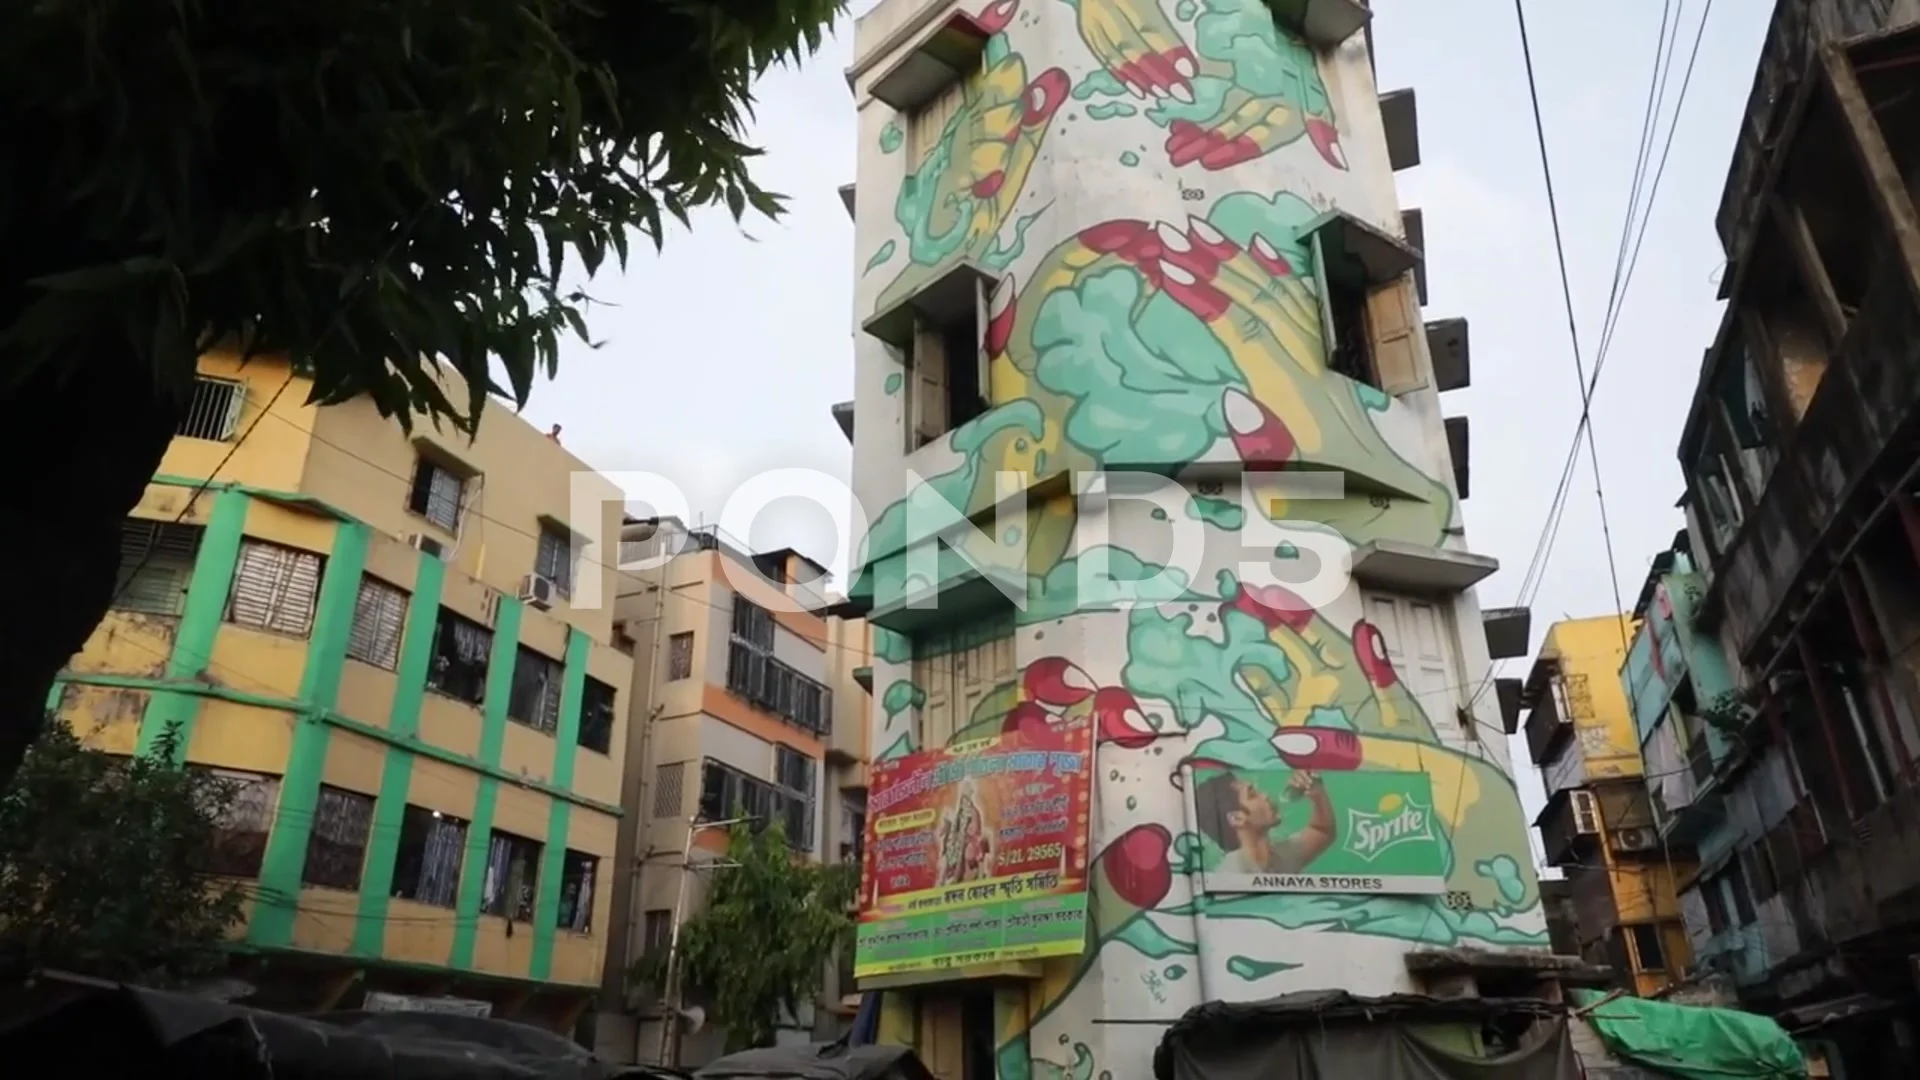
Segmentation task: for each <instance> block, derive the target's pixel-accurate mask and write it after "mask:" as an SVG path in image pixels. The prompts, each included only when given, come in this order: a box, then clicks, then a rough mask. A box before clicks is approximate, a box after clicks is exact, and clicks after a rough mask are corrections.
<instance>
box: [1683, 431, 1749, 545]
mask: <svg viewBox="0 0 1920 1080" xmlns="http://www.w3.org/2000/svg"><path fill="white" fill-rule="evenodd" d="M1707 438H1708V441H1709V445H1708V446H1707V447H1705V448H1704V449H1702V450H1701V452H1700V456H1699V457H1698V458H1697V459H1696V460H1695V461H1694V466H1693V475H1692V476H1691V477H1689V478H1688V479H1689V480H1690V481H1691V482H1692V486H1693V489H1694V491H1695V492H1697V493H1698V494H1697V497H1696V498H1695V500H1694V504H1695V506H1696V507H1697V508H1698V509H1699V512H1700V516H1701V518H1702V519H1704V520H1703V524H1704V526H1705V531H1706V533H1707V542H1708V544H1710V545H1711V546H1712V548H1713V550H1714V551H1715V552H1722V551H1725V550H1726V549H1727V545H1728V544H1729V543H1731V542H1732V540H1733V534H1734V532H1735V530H1737V529H1739V527H1740V522H1741V520H1742V519H1741V508H1740V500H1739V497H1738V496H1737V495H1735V494H1734V489H1733V484H1732V482H1731V481H1730V480H1729V479H1728V476H1729V470H1728V468H1727V464H1726V461H1725V459H1723V458H1722V457H1721V456H1720V454H1719V453H1717V452H1716V451H1715V450H1714V449H1713V447H1712V445H1711V443H1712V442H1713V441H1714V439H1713V435H1712V434H1711V433H1709V434H1708V436H1707Z"/></svg>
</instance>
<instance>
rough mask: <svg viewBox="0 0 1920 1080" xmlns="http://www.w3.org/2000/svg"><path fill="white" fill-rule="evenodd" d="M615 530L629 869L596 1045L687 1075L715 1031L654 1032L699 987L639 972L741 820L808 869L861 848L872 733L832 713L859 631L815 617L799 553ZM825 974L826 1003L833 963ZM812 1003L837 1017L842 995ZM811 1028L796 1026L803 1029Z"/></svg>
mask: <svg viewBox="0 0 1920 1080" xmlns="http://www.w3.org/2000/svg"><path fill="white" fill-rule="evenodd" d="M621 536H622V541H621V545H620V558H619V562H620V565H621V567H622V568H623V573H622V577H621V579H620V589H619V594H618V599H617V600H616V601H615V604H614V610H615V613H616V619H617V621H616V623H615V626H616V628H617V630H618V631H619V633H620V634H621V635H622V637H623V638H624V639H626V640H628V641H630V642H631V643H632V648H633V654H634V665H633V666H634V681H633V687H632V692H631V697H630V700H631V712H630V717H629V721H628V728H627V730H628V731H629V732H630V733H631V734H630V736H629V740H628V741H629V745H628V746H627V749H626V756H627V760H628V761H630V762H632V763H633V767H632V770H631V771H630V773H629V775H628V780H627V785H626V790H625V792H623V794H622V802H623V804H624V805H625V806H626V807H627V810H628V813H627V816H626V819H625V821H624V822H623V828H622V836H621V845H620V850H621V851H622V852H623V853H624V855H625V857H626V858H627V860H628V861H629V863H630V865H633V866H635V867H636V868H637V869H638V872H637V874H635V875H628V876H626V877H623V878H622V879H620V880H618V881H616V882H614V883H613V885H612V892H613V903H614V907H615V910H616V911H619V912H621V913H622V914H621V917H620V918H619V919H618V920H616V923H615V925H614V928H613V931H612V936H611V938H610V944H611V948H610V949H609V952H608V965H607V970H606V972H605V975H604V979H603V985H602V1001H601V1006H600V1012H599V1022H598V1025H597V1030H596V1033H595V1044H596V1047H597V1049H598V1050H599V1052H600V1053H601V1054H602V1055H604V1056H606V1057H608V1058H610V1059H612V1060H618V1061H644V1062H659V1061H661V1060H662V1055H663V1054H664V1055H666V1056H667V1058H668V1059H670V1060H677V1061H679V1062H681V1063H685V1064H692V1065H698V1064H703V1063H705V1062H706V1061H708V1060H710V1059H711V1058H712V1057H713V1056H715V1055H716V1054H717V1053H719V1052H720V1051H721V1049H722V1048H723V1047H724V1044H725V1034H726V1033H725V1032H724V1031H723V1030H721V1029H719V1028H717V1027H715V1026H711V1025H702V1026H700V1027H699V1028H697V1029H696V1028H695V1027H694V1025H692V1024H690V1023H687V1022H686V1018H685V1016H683V1017H682V1019H681V1021H680V1022H679V1023H678V1024H677V1025H676V1027H675V1030H673V1031H663V1027H664V1025H663V1022H662V1007H663V1006H664V1005H665V1004H667V1003H668V1002H672V1003H673V1004H674V1005H675V1007H676V1010H677V1011H678V1012H681V1013H688V1012H690V1010H691V1009H692V1007H694V1006H698V1005H699V1004H700V1003H699V1001H698V999H697V996H696V995H695V994H694V993H692V992H690V990H691V989H692V988H684V987H674V988H669V987H666V986H657V985H648V984H647V983H645V982H644V981H643V980H641V979H639V978H636V977H635V976H636V966H637V965H640V963H641V962H642V961H643V960H645V959H646V958H647V955H648V954H649V953H653V952H659V951H662V950H665V949H667V948H669V947H670V945H671V942H672V940H673V933H674V926H675V924H676V923H682V924H684V922H685V921H686V920H688V919H690V918H692V917H694V916H695V915H696V914H697V913H698V912H699V910H700V907H701V905H702V903H703V902H704V899H705V896H706V893H707V889H708V887H709V885H710V884H711V881H712V875H713V873H714V872H715V871H714V869H713V867H712V864H713V863H714V862H715V861H716V860H717V859H719V858H720V857H721V856H723V855H724V854H725V852H726V848H727V839H728V830H729V823H730V822H732V821H734V820H736V819H737V818H739V817H740V816H741V815H743V814H744V815H746V816H748V817H750V818H752V819H753V821H754V823H755V824H757V825H766V824H771V823H773V822H775V821H778V822H780V823H781V824H782V825H783V826H784V828H785V830H786V836H787V840H788V842H789V843H790V844H791V845H792V847H793V848H794V849H795V851H797V852H799V853H802V854H803V855H804V856H806V857H808V858H815V859H840V858H851V857H852V856H853V855H854V853H855V852H854V851H853V850H852V849H849V848H847V847H846V844H847V843H848V841H847V837H848V836H849V835H854V836H857V835H859V833H860V832H861V831H862V829H863V827H864V819H863V818H862V817H861V816H860V815H861V814H863V813H864V809H865V803H864V788H865V782H866V781H865V772H864V763H865V759H866V755H865V739H864V736H862V735H860V734H857V733H854V732H851V731H846V730H842V725H840V724H839V723H838V720H839V718H842V717H847V718H851V714H850V713H849V712H848V710H849V709H858V707H859V703H860V701H861V700H863V699H864V692H863V691H861V689H860V687H859V686H858V684H857V683H856V684H852V685H851V686H849V685H845V684H844V683H843V680H850V679H851V678H852V676H853V673H854V671H855V670H856V668H859V667H861V666H863V665H864V664H865V663H866V660H865V655H866V648H867V646H866V642H865V637H864V630H863V628H862V627H861V626H859V624H858V623H857V622H856V623H849V622H847V621H844V620H841V619H838V618H828V617H826V616H824V615H822V614H821V611H822V610H823V609H825V608H826V607H827V606H828V602H829V598H828V595H827V593H826V592H825V591H824V589H825V586H826V584H827V577H826V570H825V568H823V567H821V566H820V565H819V564H818V563H816V562H814V561H813V560H811V559H808V558H807V557H806V556H804V555H802V554H800V553H799V552H797V551H794V550H791V549H786V548H782V549H778V550H773V551H764V552H752V551H750V550H748V548H747V547H746V546H744V545H743V544H741V543H739V542H737V541H735V540H734V539H732V538H730V537H728V536H726V535H724V534H723V533H721V532H720V530H718V529H717V528H714V527H712V526H703V527H694V528H689V527H687V526H686V525H685V523H683V522H681V521H678V520H676V519H673V518H655V519H649V520H646V521H629V522H627V523H626V524H625V525H624V526H623V529H622V532H621ZM849 690H851V691H852V693H851V694H849ZM843 696H844V697H848V700H846V701H844V702H842V701H841V700H840V699H841V698H842V697H843ZM860 718H862V719H864V712H862V713H860ZM821 975H822V989H823V992H826V991H828V990H829V989H830V988H829V985H828V984H829V982H830V978H831V970H830V969H823V971H822V973H821ZM817 1004H818V1006H819V1008H818V1009H817V1011H820V1012H823V1013H829V1014H830V1013H832V1012H834V1011H836V1010H839V1009H840V1002H839V1000H838V995H837V994H836V995H835V996H834V997H833V998H832V999H831V1000H825V999H823V1000H822V1001H821V1002H819V1003H817ZM818 1020H819V1022H820V1023H821V1024H822V1025H827V1017H826V1016H824V1015H823V1016H821V1017H819V1018H818ZM815 1021H816V1017H813V1016H800V1017H794V1018H793V1023H794V1026H795V1030H796V1033H798V1032H799V1031H800V1030H801V1029H806V1028H811V1027H812V1026H814V1024H815ZM828 1026H830V1025H828Z"/></svg>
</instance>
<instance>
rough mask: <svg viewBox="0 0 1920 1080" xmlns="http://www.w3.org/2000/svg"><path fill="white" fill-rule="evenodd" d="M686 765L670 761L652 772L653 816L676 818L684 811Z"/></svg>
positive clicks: (681, 762) (682, 762)
mask: <svg viewBox="0 0 1920 1080" xmlns="http://www.w3.org/2000/svg"><path fill="white" fill-rule="evenodd" d="M686 783H687V763H686V762H684V761H672V762H668V763H667V764H665V765H660V766H658V767H656V768H655V769H654V770H653V816H654V817H657V818H677V817H679V816H680V815H681V814H682V813H685V811H684V810H683V809H682V807H684V806H685V805H686V798H687V790H686Z"/></svg>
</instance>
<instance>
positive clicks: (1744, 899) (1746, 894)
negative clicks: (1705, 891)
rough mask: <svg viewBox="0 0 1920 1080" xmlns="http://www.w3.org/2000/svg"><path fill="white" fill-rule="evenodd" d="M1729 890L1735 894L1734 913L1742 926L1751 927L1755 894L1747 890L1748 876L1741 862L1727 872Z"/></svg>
mask: <svg viewBox="0 0 1920 1080" xmlns="http://www.w3.org/2000/svg"><path fill="white" fill-rule="evenodd" d="M1727 888H1728V889H1729V890H1731V891H1732V892H1733V913H1734V915H1735V916H1737V917H1738V918H1739V920H1740V925H1741V926H1748V925H1751V924H1752V923H1753V920H1754V910H1753V893H1752V891H1751V890H1750V889H1748V888H1747V875H1746V872H1745V870H1744V868H1743V864H1741V863H1740V862H1737V861H1736V862H1735V863H1734V864H1733V865H1732V867H1730V868H1729V869H1728V870H1727Z"/></svg>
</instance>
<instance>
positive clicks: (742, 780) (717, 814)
mask: <svg viewBox="0 0 1920 1080" xmlns="http://www.w3.org/2000/svg"><path fill="white" fill-rule="evenodd" d="M797 756H798V757H799V758H800V760H801V761H803V762H809V763H811V762H812V760H813V759H811V758H809V757H807V756H806V755H804V754H800V755H797ZM775 767H776V768H780V767H781V766H780V765H778V764H776V766H775ZM786 768H788V769H792V770H794V772H795V776H796V779H798V768H799V767H798V766H794V765H788V766H786ZM808 771H809V775H808V776H807V778H806V779H805V780H804V781H802V782H804V783H806V784H808V785H811V784H812V783H813V778H812V776H811V775H810V773H811V769H809V770H808ZM811 791H812V789H811V786H809V787H808V789H807V794H804V795H803V794H802V793H801V792H799V791H797V790H794V789H790V788H786V787H784V786H782V785H780V784H776V783H768V782H767V781H765V780H762V779H760V778H759V777H755V776H748V775H747V774H746V773H743V772H741V771H740V770H738V769H735V768H733V767H732V766H729V765H722V764H721V763H720V762H717V761H714V760H712V759H711V758H709V759H708V760H707V761H706V762H705V763H704V764H703V765H702V767H701V770H700V809H699V819H700V820H701V821H727V820H730V819H733V818H741V817H744V818H746V819H748V820H749V821H750V822H751V823H752V826H753V828H754V830H755V831H756V832H757V831H759V830H761V829H764V828H766V827H768V826H770V825H772V824H773V823H774V822H776V821H778V822H779V823H780V824H781V826H782V827H783V828H784V829H785V831H786V837H787V843H788V845H789V846H791V847H792V848H794V850H796V851H812V850H813V807H814V802H813V797H812V794H811Z"/></svg>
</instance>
